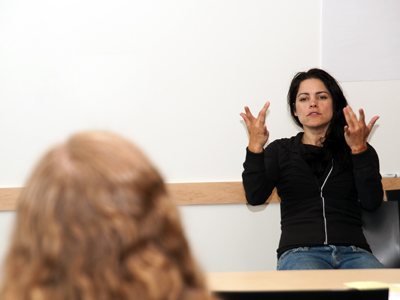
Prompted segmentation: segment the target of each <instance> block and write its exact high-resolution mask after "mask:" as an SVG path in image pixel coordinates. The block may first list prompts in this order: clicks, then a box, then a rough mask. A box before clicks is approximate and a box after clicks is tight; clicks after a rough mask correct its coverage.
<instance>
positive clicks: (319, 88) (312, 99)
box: [294, 79, 333, 131]
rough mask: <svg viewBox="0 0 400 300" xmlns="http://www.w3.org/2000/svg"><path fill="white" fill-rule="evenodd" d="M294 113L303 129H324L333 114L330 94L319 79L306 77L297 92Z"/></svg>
mask: <svg viewBox="0 0 400 300" xmlns="http://www.w3.org/2000/svg"><path fill="white" fill-rule="evenodd" d="M294 115H295V116H296V117H298V118H299V121H300V123H301V124H302V125H303V129H304V130H305V131H306V130H309V129H311V130H315V129H318V130H325V131H326V129H328V126H329V123H330V122H331V119H332V116H333V108H332V96H331V94H330V93H329V91H328V89H327V88H326V87H325V85H324V83H323V82H322V81H321V80H319V79H306V80H304V81H302V82H301V83H300V86H299V91H298V92H297V96H296V102H295V111H294Z"/></svg>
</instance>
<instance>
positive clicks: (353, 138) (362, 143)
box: [343, 106, 379, 154]
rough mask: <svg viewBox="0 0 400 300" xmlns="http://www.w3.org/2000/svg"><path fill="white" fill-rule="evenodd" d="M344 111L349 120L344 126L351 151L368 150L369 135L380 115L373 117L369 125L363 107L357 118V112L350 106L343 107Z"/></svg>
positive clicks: (355, 152)
mask: <svg viewBox="0 0 400 300" xmlns="http://www.w3.org/2000/svg"><path fill="white" fill-rule="evenodd" d="M343 113H344V117H345V118H346V122H347V125H346V126H344V138H345V140H346V143H347V145H349V147H350V149H351V152H352V153H353V154H357V153H360V152H363V151H365V150H367V139H368V136H369V134H370V132H371V130H372V127H374V125H375V122H376V120H378V119H379V117H378V116H375V117H373V118H372V119H371V121H369V123H368V125H367V124H366V123H365V115H364V110H363V109H362V108H360V109H359V113H360V118H359V119H357V116H356V114H355V113H354V112H353V110H352V109H351V107H350V106H346V107H345V108H343Z"/></svg>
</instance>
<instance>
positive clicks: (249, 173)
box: [242, 143, 279, 205]
mask: <svg viewBox="0 0 400 300" xmlns="http://www.w3.org/2000/svg"><path fill="white" fill-rule="evenodd" d="M274 144H275V143H272V144H270V145H268V147H267V148H266V149H264V152H262V153H253V152H251V151H250V150H249V149H246V160H245V162H244V164H243V167H244V171H243V173H242V179H243V187H244V190H245V194H246V199H247V202H248V203H249V204H251V205H260V204H263V203H265V202H266V201H267V199H268V197H269V196H270V195H271V193H272V191H273V189H274V188H275V185H276V182H277V181H278V178H279V167H278V159H277V156H276V147H275V145H274Z"/></svg>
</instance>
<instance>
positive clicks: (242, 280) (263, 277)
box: [206, 269, 400, 292]
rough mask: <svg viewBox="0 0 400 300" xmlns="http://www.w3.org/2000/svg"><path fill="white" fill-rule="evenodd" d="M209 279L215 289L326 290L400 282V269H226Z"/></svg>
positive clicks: (210, 274) (209, 274)
mask: <svg viewBox="0 0 400 300" xmlns="http://www.w3.org/2000/svg"><path fill="white" fill-rule="evenodd" d="M206 279H207V282H208V287H209V288H210V290H212V291H271V292H272V291H306V290H307V291H317V290H319V291H324V290H343V289H347V287H346V286H345V285H344V283H347V282H355V281H377V282H384V283H399V284H400V269H367V270H309V271H263V272H227V273H208V274H206Z"/></svg>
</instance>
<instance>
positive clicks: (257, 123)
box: [240, 102, 269, 153]
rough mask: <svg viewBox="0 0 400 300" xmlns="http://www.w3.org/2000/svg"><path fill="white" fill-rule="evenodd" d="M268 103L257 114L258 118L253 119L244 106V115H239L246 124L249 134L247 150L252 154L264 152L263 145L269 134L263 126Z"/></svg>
mask: <svg viewBox="0 0 400 300" xmlns="http://www.w3.org/2000/svg"><path fill="white" fill-rule="evenodd" d="M268 107H269V102H267V103H265V105H264V107H263V108H262V109H261V111H260V112H259V113H258V117H257V118H255V117H254V116H253V115H252V114H251V112H250V109H249V108H248V107H247V106H245V107H244V110H245V112H246V113H241V114H240V115H241V116H242V118H243V120H244V121H245V123H246V127H247V131H248V132H249V146H248V149H249V150H250V151H251V152H254V153H261V152H263V150H264V145H265V143H266V142H267V140H268V137H269V132H268V130H267V126H266V125H265V117H266V114H267V109H268Z"/></svg>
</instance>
